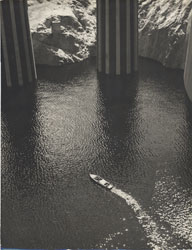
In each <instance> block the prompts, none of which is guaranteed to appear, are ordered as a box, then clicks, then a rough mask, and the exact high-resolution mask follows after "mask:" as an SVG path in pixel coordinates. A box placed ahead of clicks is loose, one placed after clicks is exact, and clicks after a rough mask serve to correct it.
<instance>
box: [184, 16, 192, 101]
mask: <svg viewBox="0 0 192 250" xmlns="http://www.w3.org/2000/svg"><path fill="white" fill-rule="evenodd" d="M187 44H188V45H187V54H186V62H185V72H184V80H185V88H186V91H187V94H188V96H189V98H190V99H191V101H192V13H191V18H190V21H189V26H188V29H187Z"/></svg>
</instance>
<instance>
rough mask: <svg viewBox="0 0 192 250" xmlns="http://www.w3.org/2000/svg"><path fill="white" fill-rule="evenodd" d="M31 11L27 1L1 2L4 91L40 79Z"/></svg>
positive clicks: (0, 0)
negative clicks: (30, 24)
mask: <svg viewBox="0 0 192 250" xmlns="http://www.w3.org/2000/svg"><path fill="white" fill-rule="evenodd" d="M27 8H28V7H27V0H0V15H1V34H2V36H1V41H2V47H1V53H2V88H3V89H4V88H5V89H8V88H18V87H22V86H24V85H28V84H30V83H33V82H35V80H36V69H35V63H34V55H33V48H32V43H31V34H30V28H29V20H28V10H27Z"/></svg>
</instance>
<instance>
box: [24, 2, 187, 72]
mask: <svg viewBox="0 0 192 250" xmlns="http://www.w3.org/2000/svg"><path fill="white" fill-rule="evenodd" d="M28 4H29V17H30V23H31V30H32V37H33V44H34V51H35V58H36V63H37V64H49V65H61V64H64V63H73V62H79V61H82V60H84V59H86V58H88V57H90V56H92V55H95V51H96V15H95V14H96V0H28ZM191 9H192V0H139V53H140V55H141V56H143V57H148V58H151V59H154V60H157V61H159V62H161V63H162V64H163V65H165V66H167V67H171V68H180V69H184V64H185V53H186V39H185V37H186V29H187V24H188V18H189V13H190V11H191Z"/></svg>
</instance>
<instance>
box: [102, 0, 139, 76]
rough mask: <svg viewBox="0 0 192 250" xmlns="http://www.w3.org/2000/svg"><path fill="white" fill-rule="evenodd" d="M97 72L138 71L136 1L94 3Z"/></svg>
mask: <svg viewBox="0 0 192 250" xmlns="http://www.w3.org/2000/svg"><path fill="white" fill-rule="evenodd" d="M97 69H98V72H99V73H104V74H107V75H108V74H112V75H126V74H131V73H133V72H135V71H137V70H138V2H137V0H97Z"/></svg>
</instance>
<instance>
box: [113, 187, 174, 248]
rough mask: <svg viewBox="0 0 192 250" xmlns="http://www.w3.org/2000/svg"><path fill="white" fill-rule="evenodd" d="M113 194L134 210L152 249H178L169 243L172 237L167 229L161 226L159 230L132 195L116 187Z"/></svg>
mask: <svg viewBox="0 0 192 250" xmlns="http://www.w3.org/2000/svg"><path fill="white" fill-rule="evenodd" d="M111 192H112V193H114V194H116V195H118V196H119V197H121V198H122V199H124V200H125V201H126V203H127V205H129V206H130V207H131V208H132V210H133V211H134V213H135V216H136V218H137V219H138V221H139V223H140V225H141V226H142V228H143V230H144V232H145V236H146V237H147V239H148V245H149V247H150V248H152V249H154V250H159V249H176V248H175V247H174V246H173V245H172V244H170V243H168V242H167V239H168V238H170V236H169V235H168V232H167V231H166V228H164V227H162V226H161V228H160V229H159V226H158V225H157V223H156V222H155V221H154V220H153V219H152V218H151V216H150V215H148V214H147V212H146V211H145V210H144V209H143V208H142V207H141V205H140V204H139V203H138V202H137V201H136V200H135V199H134V198H133V197H132V196H131V195H130V194H127V193H125V192H123V191H122V190H120V189H117V188H115V187H114V188H113V189H112V190H111ZM162 235H163V236H162Z"/></svg>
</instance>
